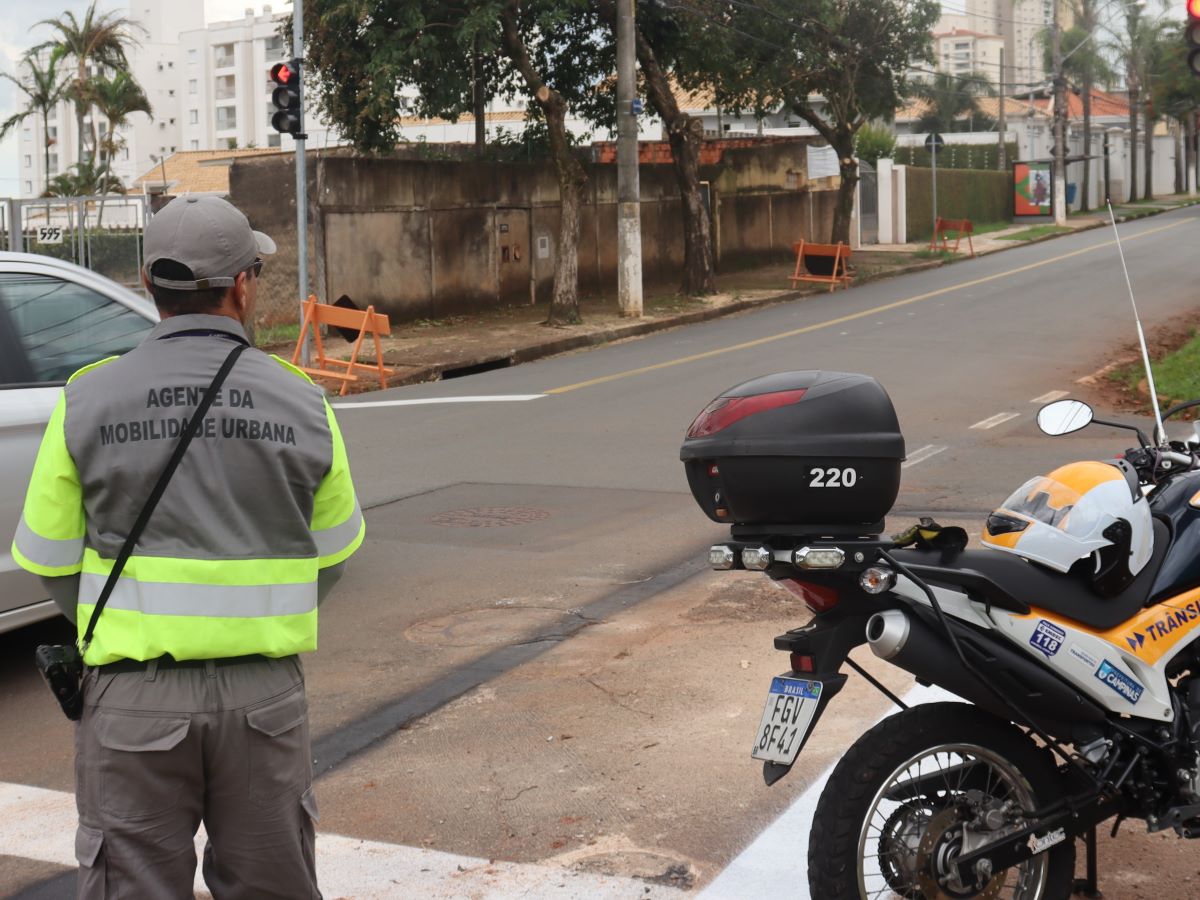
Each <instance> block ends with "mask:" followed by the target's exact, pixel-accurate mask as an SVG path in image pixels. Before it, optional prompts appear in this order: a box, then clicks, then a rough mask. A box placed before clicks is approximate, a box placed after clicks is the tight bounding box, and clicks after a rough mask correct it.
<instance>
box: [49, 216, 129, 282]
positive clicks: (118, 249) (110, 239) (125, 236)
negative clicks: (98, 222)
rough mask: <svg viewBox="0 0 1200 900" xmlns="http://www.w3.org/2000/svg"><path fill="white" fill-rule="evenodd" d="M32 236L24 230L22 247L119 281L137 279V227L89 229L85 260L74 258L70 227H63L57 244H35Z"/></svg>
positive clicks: (72, 234)
mask: <svg viewBox="0 0 1200 900" xmlns="http://www.w3.org/2000/svg"><path fill="white" fill-rule="evenodd" d="M35 238H36V235H35V234H34V233H32V232H27V233H26V234H25V249H26V250H27V251H28V252H30V253H41V254H42V255H44V256H52V257H54V258H55V259H62V260H66V261H67V262H74V263H79V264H80V265H83V266H86V267H87V268H89V269H91V270H92V271H94V272H97V273H99V274H100V275H103V276H105V277H106V278H111V279H112V280H113V281H116V282H118V283H119V284H137V283H138V280H139V277H138V241H140V240H141V234H140V233H139V232H137V231H133V230H129V231H126V230H122V229H116V228H114V229H111V230H109V229H106V230H104V231H93V232H91V233H90V234H89V235H88V237H87V245H86V246H87V248H88V252H89V254H90V258H89V259H88V260H86V261H84V260H77V259H76V258H75V240H76V238H75V232H74V231H69V230H66V229H64V230H63V239H62V243H61V244H39V243H38V242H37V241H36V240H35Z"/></svg>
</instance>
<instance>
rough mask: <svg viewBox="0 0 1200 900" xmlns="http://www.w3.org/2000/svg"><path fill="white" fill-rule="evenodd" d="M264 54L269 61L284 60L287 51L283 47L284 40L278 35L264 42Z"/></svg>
mask: <svg viewBox="0 0 1200 900" xmlns="http://www.w3.org/2000/svg"><path fill="white" fill-rule="evenodd" d="M263 54H264V55H265V56H266V58H267V59H283V58H284V56H286V55H287V51H286V50H285V49H284V46H283V38H281V37H280V36H279V35H277V34H273V35H271V36H270V37H269V38H266V39H265V40H263Z"/></svg>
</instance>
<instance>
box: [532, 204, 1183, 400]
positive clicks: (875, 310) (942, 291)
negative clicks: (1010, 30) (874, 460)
mask: <svg viewBox="0 0 1200 900" xmlns="http://www.w3.org/2000/svg"><path fill="white" fill-rule="evenodd" d="M1192 221H1194V219H1190V218H1189V219H1182V220H1180V221H1177V222H1171V223H1170V224H1167V225H1160V226H1158V227H1157V228H1150V229H1147V230H1146V231H1142V232H1139V233H1137V234H1135V235H1131V236H1127V237H1125V238H1123V240H1124V241H1125V242H1126V243H1128V242H1129V241H1136V240H1138V239H1139V238H1144V237H1148V236H1149V235H1152V234H1157V233H1158V232H1160V231H1166V230H1167V229H1169V228H1176V227H1178V226H1180V225H1185V224H1188V223H1189V222H1192ZM1115 244H1116V241H1115V240H1111V241H1105V242H1104V243H1102V244H1095V245H1093V246H1091V247H1084V248H1083V249H1081V250H1072V251H1071V252H1070V253H1063V254H1062V255H1060V256H1054V257H1051V258H1050V259H1043V260H1042V261H1041V262H1035V263H1029V264H1028V265H1025V266H1019V267H1017V268H1015V269H1009V270H1008V271H1006V272H997V273H996V274H995V275H985V276H984V277H983V278H975V279H973V280H971V281H964V282H962V283H961V284H953V285H950V286H949V287H944V288H938V289H937V290H936V291H929V292H928V293H924V294H917V295H916V296H915V297H906V298H905V299H903V300H896V301H895V302H893V303H885V304H884V305H882V306H874V307H872V308H871V309H864V310H863V311H862V312H856V313H850V314H849V315H846V316H839V317H838V318H836V319H829V320H827V321H825V322H818V323H816V324H815V325H806V326H804V327H803V328H794V329H792V330H791V331H782V332H780V333H779V334H772V335H769V336H768V337H762V338H758V339H756V340H753V341H745V342H744V343H741V344H733V345H731V346H729V347H718V348H717V349H716V350H708V351H705V352H704V353H695V354H693V355H691V356H681V357H679V358H678V359H671V360H667V361H666V362H660V363H655V364H654V365H652V366H642V367H641V368H638V369H628V370H626V371H624V372H616V373H614V374H612V375H604V376H601V377H600V378H592V379H589V380H588V381H580V382H577V383H575V384H568V385H565V386H564V387H556V388H551V389H550V390H548V391H546V393H547V394H566V393H569V392H570V391H577V390H579V389H580V388H585V387H593V386H594V385H597V384H605V383H607V382H609V381H617V380H619V379H621V378H631V377H633V376H634V375H644V374H645V373H647V372H656V371H658V370H660V369H669V368H671V367H672V366H682V365H685V364H686V363H693V362H697V361H698V360H701V359H711V358H712V357H714V356H721V355H722V354H725V353H736V352H737V351H739V350H749V349H751V348H753V347H761V346H763V345H764V344H770V343H772V342H773V341H782V340H786V339H787V338H792V337H796V336H797V335H801V334H808V333H810V332H813V331H820V330H821V329H822V328H832V327H833V326H835V325H842V324H844V323H846V322H853V321H854V320H855V319H863V318H866V317H867V316H877V315H879V314H880V313H883V312H887V311H888V310H892V309H899V308H900V307H902V306H908V305H909V304H911V303H920V302H921V301H922V300H932V299H933V298H934V297H941V296H944V295H946V294H950V293H953V292H954V291H961V290H963V289H964V288H971V287H975V286H976V285H980V284H987V283H988V282H989V281H996V280H998V279H1000V278H1008V277H1009V276H1010V275H1019V274H1020V273H1022V272H1028V271H1030V270H1031V269H1040V268H1041V267H1042V266H1048V265H1051V264H1053V263H1057V262H1062V261H1063V260H1064V259H1070V258H1071V257H1073V256H1082V255H1083V254H1084V253H1092V252H1094V251H1096V250H1103V249H1104V248H1105V247H1111V246H1113V245H1115Z"/></svg>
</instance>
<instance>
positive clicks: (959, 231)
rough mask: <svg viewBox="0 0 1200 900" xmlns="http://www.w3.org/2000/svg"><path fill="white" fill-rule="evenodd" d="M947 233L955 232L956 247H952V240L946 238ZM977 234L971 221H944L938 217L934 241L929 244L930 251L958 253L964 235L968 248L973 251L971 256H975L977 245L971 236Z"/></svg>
mask: <svg viewBox="0 0 1200 900" xmlns="http://www.w3.org/2000/svg"><path fill="white" fill-rule="evenodd" d="M947 231H953V232H954V246H953V247H951V246H950V239H949V238H947V237H946V232H947ZM974 232H975V226H974V225H973V224H972V223H971V220H970V219H943V218H942V217H941V216H938V217H937V221H936V222H934V229H933V239H932V240H930V242H929V249H930V250H939V249H940V250H952V251H953V252H955V253H957V252H958V245H959V242H961V241H962V239H963V235H966V237H967V247H969V248H970V250H971V256H972V257H973V256H974V255H975V245H974V244H973V243H971V235H972V234H974Z"/></svg>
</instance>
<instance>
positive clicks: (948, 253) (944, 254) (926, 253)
mask: <svg viewBox="0 0 1200 900" xmlns="http://www.w3.org/2000/svg"><path fill="white" fill-rule="evenodd" d="M913 256H915V257H916V258H917V259H941V260H945V261H949V260H952V259H958V254H957V253H955V252H954V251H952V250H930V249H929V248H928V247H926V248H925V249H924V250H918V251H916V252H915V253H914V254H913Z"/></svg>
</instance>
